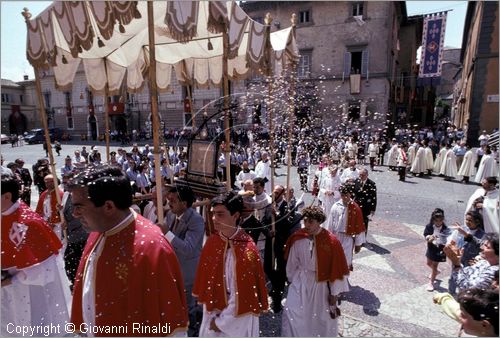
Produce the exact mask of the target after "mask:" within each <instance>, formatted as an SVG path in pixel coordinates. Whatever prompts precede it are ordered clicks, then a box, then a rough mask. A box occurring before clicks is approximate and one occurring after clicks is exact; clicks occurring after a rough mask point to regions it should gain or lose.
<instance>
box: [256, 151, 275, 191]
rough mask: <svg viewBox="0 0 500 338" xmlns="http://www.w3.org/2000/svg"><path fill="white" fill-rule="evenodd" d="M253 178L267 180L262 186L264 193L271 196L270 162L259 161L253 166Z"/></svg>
mask: <svg viewBox="0 0 500 338" xmlns="http://www.w3.org/2000/svg"><path fill="white" fill-rule="evenodd" d="M255 177H261V178H267V182H266V184H265V185H264V191H265V192H266V193H268V194H272V192H273V190H272V187H271V161H270V160H269V159H268V160H267V162H263V161H259V163H257V165H256V166H255Z"/></svg>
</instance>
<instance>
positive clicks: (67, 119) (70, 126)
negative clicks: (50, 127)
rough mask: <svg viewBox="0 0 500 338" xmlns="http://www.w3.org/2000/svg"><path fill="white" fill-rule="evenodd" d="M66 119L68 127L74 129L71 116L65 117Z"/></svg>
mask: <svg viewBox="0 0 500 338" xmlns="http://www.w3.org/2000/svg"><path fill="white" fill-rule="evenodd" d="M66 121H67V122H68V129H74V125H73V117H67V118H66Z"/></svg>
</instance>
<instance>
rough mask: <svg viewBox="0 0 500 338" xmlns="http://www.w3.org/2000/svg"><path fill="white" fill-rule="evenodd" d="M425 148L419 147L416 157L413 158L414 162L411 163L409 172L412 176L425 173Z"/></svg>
mask: <svg viewBox="0 0 500 338" xmlns="http://www.w3.org/2000/svg"><path fill="white" fill-rule="evenodd" d="M425 162H426V161H425V148H424V147H420V148H418V150H417V155H416V156H415V160H414V161H413V165H412V166H411V169H410V171H411V172H412V173H414V174H420V173H425V171H426V163H425Z"/></svg>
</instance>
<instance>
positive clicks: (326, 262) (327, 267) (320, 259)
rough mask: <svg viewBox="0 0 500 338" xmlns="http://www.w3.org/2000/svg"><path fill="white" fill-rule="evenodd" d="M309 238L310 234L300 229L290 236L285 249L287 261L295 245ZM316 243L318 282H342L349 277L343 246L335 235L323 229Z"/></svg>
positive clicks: (316, 237) (316, 236) (315, 238)
mask: <svg viewBox="0 0 500 338" xmlns="http://www.w3.org/2000/svg"><path fill="white" fill-rule="evenodd" d="M307 237H309V234H308V233H307V232H306V231H305V230H304V229H300V230H298V231H296V232H295V233H294V234H293V235H292V236H290V238H289V239H288V241H287V243H286V247H285V259H288V254H289V252H290V248H291V247H292V246H293V244H294V243H295V242H296V241H298V240H300V239H303V238H307ZM314 241H315V242H316V243H315V244H316V262H317V269H316V281H317V282H325V281H329V282H333V281H335V280H342V279H343V278H344V276H346V275H349V268H348V266H347V261H346V258H345V254H344V250H343V249H342V244H340V242H339V240H338V239H337V237H335V235H334V234H332V233H331V232H330V231H328V230H326V229H321V231H320V232H319V233H318V234H317V235H315V236H314Z"/></svg>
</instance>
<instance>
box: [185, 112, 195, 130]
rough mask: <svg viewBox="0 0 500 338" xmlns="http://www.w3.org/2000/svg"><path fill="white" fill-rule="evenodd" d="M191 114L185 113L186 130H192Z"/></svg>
mask: <svg viewBox="0 0 500 338" xmlns="http://www.w3.org/2000/svg"><path fill="white" fill-rule="evenodd" d="M191 117H192V115H191V113H184V128H192V127H193V120H192V119H191Z"/></svg>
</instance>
